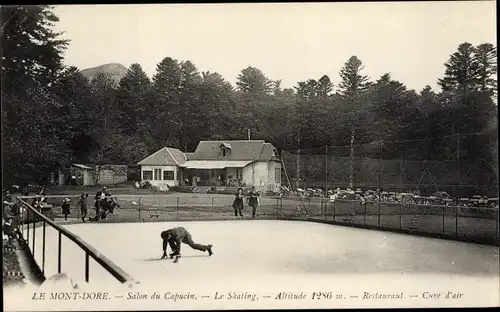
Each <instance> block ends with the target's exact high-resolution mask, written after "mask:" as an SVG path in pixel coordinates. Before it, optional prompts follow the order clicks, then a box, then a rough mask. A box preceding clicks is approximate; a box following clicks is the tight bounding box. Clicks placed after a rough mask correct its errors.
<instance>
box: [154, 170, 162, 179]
mask: <svg viewBox="0 0 500 312" xmlns="http://www.w3.org/2000/svg"><path fill="white" fill-rule="evenodd" d="M155 180H157V181H158V180H161V169H155Z"/></svg>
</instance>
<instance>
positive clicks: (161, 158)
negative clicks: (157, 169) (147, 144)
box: [137, 147, 187, 166]
mask: <svg viewBox="0 0 500 312" xmlns="http://www.w3.org/2000/svg"><path fill="white" fill-rule="evenodd" d="M186 160H187V159H186V155H184V153H183V152H181V151H180V150H178V149H176V148H171V147H164V148H162V149H160V150H158V151H156V152H155V153H153V154H152V155H150V156H148V157H146V158H144V159H143V160H141V161H140V162H138V163H137V164H138V165H142V166H144V165H151V166H176V165H177V166H178V165H182V164H183V163H184V162H186Z"/></svg>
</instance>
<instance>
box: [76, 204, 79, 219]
mask: <svg viewBox="0 0 500 312" xmlns="http://www.w3.org/2000/svg"><path fill="white" fill-rule="evenodd" d="M76 219H77V220H78V219H80V209H79V208H78V204H77V207H76Z"/></svg>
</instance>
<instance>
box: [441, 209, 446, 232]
mask: <svg viewBox="0 0 500 312" xmlns="http://www.w3.org/2000/svg"><path fill="white" fill-rule="evenodd" d="M442 207H443V208H442V210H443V226H442V230H443V231H442V233H441V236H444V214H445V206H442Z"/></svg>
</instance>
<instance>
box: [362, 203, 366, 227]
mask: <svg viewBox="0 0 500 312" xmlns="http://www.w3.org/2000/svg"><path fill="white" fill-rule="evenodd" d="M363 206H365V216H364V217H363V223H364V224H363V225H366V202H365V203H363Z"/></svg>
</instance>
